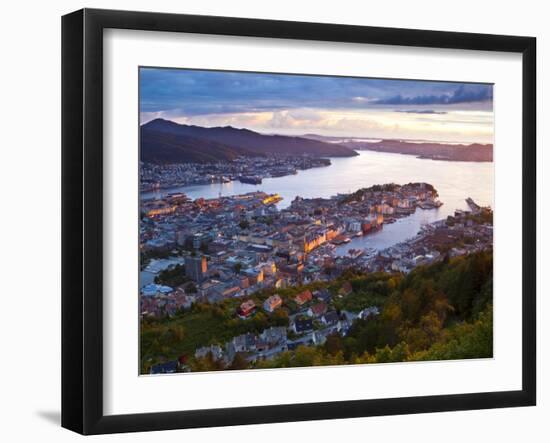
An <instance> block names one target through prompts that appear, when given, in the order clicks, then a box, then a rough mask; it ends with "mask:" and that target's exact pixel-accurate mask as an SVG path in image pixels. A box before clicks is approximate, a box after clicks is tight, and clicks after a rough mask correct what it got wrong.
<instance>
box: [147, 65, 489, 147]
mask: <svg viewBox="0 0 550 443" xmlns="http://www.w3.org/2000/svg"><path fill="white" fill-rule="evenodd" d="M155 118H164V119H168V120H172V121H175V122H178V123H182V124H190V125H198V126H205V127H214V126H233V127H236V128H247V129H251V130H253V131H257V132H261V133H265V134H284V135H304V134H318V135H324V136H335V137H358V138H369V139H382V138H386V139H387V138H393V139H410V140H433V141H442V142H457V143H458V142H463V143H474V142H475V143H492V142H493V129H494V124H493V86H492V85H487V84H475V83H456V82H443V81H441V82H434V81H419V80H392V79H372V78H350V77H331V76H307V75H289V74H263V73H244V72H227V71H201V70H186V69H164V68H141V69H140V123H141V124H144V123H146V122H148V121H150V120H153V119H155Z"/></svg>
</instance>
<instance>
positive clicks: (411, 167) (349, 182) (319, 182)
mask: <svg viewBox="0 0 550 443" xmlns="http://www.w3.org/2000/svg"><path fill="white" fill-rule="evenodd" d="M331 162H332V164H331V166H328V167H320V168H312V169H308V170H305V171H300V172H299V173H298V174H296V175H289V176H285V177H276V178H266V179H264V180H263V183H262V184H260V185H252V184H246V183H241V182H239V181H232V182H230V183H213V184H209V185H197V186H183V187H178V188H173V189H169V190H161V191H157V192H146V193H142V195H141V198H142V199H149V198H161V197H162V196H163V195H166V194H168V193H170V192H184V193H185V194H186V195H187V196H188V197H189V198H191V199H196V198H207V199H208V198H217V197H219V196H220V195H221V196H231V195H239V194H245V193H247V192H252V191H256V190H259V191H263V192H266V193H268V194H272V193H273V194H274V193H277V194H279V195H280V196H281V197H283V200H282V201H281V202H279V203H278V205H277V206H278V208H279V209H284V208H287V207H288V206H290V203H291V202H292V200H294V198H296V197H297V196H300V197H303V198H316V197H323V198H328V197H331V196H334V195H336V194H339V193H349V192H352V191H355V190H356V189H360V188H365V187H369V186H372V185H375V184H378V183H392V182H393V183H407V182H418V181H420V182H426V183H431V184H433V185H434V187H435V188H436V189H437V191H438V193H439V199H440V200H441V202H442V203H443V206H441V207H439V208H435V209H430V210H423V211H416V212H415V213H414V214H412V215H410V216H408V217H405V218H402V219H398V220H397V221H396V222H395V223H393V224H385V225H384V227H383V229H381V230H380V231H377V232H375V233H372V234H369V235H367V236H363V237H356V238H353V239H352V240H351V242H350V243H347V244H345V245H342V246H339V247H338V248H337V253H338V254H346V253H347V252H348V251H349V250H350V249H358V248H367V247H368V248H374V249H377V250H382V249H386V248H388V247H390V246H393V245H394V244H396V243H399V242H402V241H404V240H406V239H408V238H411V237H413V236H415V235H416V234H417V232H418V231H419V229H420V228H421V226H423V225H425V224H429V223H432V222H434V221H437V220H441V219H444V218H446V217H447V216H449V215H452V214H454V212H455V210H457V209H468V206H467V204H466V201H465V200H466V198H468V197H471V198H472V199H473V200H474V201H476V202H477V203H478V204H480V205H482V206H491V207H493V201H494V200H493V199H494V193H493V188H494V186H493V180H494V167H493V163H492V162H454V161H439V160H430V159H420V158H416V157H415V156H412V155H404V154H389V153H382V152H374V151H359V156H357V157H348V158H332V159H331Z"/></svg>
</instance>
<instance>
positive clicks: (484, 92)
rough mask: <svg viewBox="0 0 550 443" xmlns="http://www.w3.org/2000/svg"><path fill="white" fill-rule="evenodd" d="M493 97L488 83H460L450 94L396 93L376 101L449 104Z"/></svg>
mask: <svg viewBox="0 0 550 443" xmlns="http://www.w3.org/2000/svg"><path fill="white" fill-rule="evenodd" d="M492 99H493V87H492V86H489V85H460V86H459V87H458V88H456V89H455V90H454V91H453V92H452V93H450V94H440V95H434V94H430V95H416V96H412V97H407V96H403V95H402V94H397V95H394V96H391V97H388V98H381V99H379V100H377V101H376V103H377V104H379V105H451V104H457V103H472V102H482V101H490V100H492Z"/></svg>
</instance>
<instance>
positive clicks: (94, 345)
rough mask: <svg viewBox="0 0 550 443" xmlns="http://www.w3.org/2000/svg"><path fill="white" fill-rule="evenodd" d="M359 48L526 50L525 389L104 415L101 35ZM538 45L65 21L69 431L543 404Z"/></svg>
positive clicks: (294, 25) (321, 27) (372, 31)
mask: <svg viewBox="0 0 550 443" xmlns="http://www.w3.org/2000/svg"><path fill="white" fill-rule="evenodd" d="M108 28H118V29H132V30H147V31H171V32H180V33H182V32H183V33H198V34H217V35H227V36H249V37H268V38H280V39H300V40H316V41H326V42H353V43H368V44H377V45H398V46H411V47H425V48H426V47H429V48H453V49H469V50H481V51H502V52H510V53H519V54H522V64H523V121H522V128H523V139H522V158H523V165H522V166H523V190H522V194H523V208H522V222H523V225H522V226H523V233H522V240H523V251H522V253H523V257H522V263H523V268H522V288H523V292H522V312H521V320H522V334H523V335H522V359H523V361H522V389H521V390H517V391H506V392H479V393H470V394H458V395H436V396H421V397H404V398H392V399H372V400H357V401H333V402H324V403H307V404H289V405H266V406H261V407H237V408H225V409H208V410H191V411H178V412H161V413H143V414H131V415H114V416H113V415H109V416H106V415H104V413H103V406H102V405H103V375H102V372H103V342H102V327H103V318H102V315H103V300H102V282H103V279H102V277H103V276H102V266H103V246H102V244H103V235H102V234H103V228H102V220H103V209H102V206H103V199H102V194H103V148H102V138H103V122H102V121H103V111H102V109H103V88H102V82H103V78H102V77H103V30H104V29H108ZM535 88H536V39H535V38H533V37H516V36H503V35H484V34H470V33H457V32H441V31H423V30H412V29H390V28H377V27H364V26H348V25H337V24H319V23H300V22H286V21H274V20H256V19H244V18H228V17H209V16H196V15H177V14H161V13H149V12H127V11H110V10H97V9H83V10H80V11H76V12H73V13H71V14H68V15H65V16H64V17H63V18H62V200H63V203H62V426H63V427H65V428H68V429H71V430H73V431H76V432H79V433H82V434H104V433H116V432H133V431H152V430H163V429H179V428H195V427H212V426H229V425H240V424H256V423H273V422H290V421H302V420H320V419H332V418H347V417H363V416H380V415H392V414H412V413H425V412H436V411H457V410H467V409H486V408H502V407H514V406H531V405H535V403H536V315H535V314H536V275H535V273H536V271H535V269H536V89H535Z"/></svg>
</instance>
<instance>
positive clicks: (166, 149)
mask: <svg viewBox="0 0 550 443" xmlns="http://www.w3.org/2000/svg"><path fill="white" fill-rule="evenodd" d="M140 134H141V160H142V161H149V162H153V163H169V162H173V163H190V162H196V163H206V162H215V161H220V160H222V161H228V160H233V159H234V158H236V157H237V156H239V155H243V156H249V157H253V156H266V155H273V154H280V155H302V154H308V155H312V156H315V157H352V156H356V155H358V154H357V152H355V151H354V150H353V149H351V148H348V147H346V146H343V145H339V144H335V143H325V142H321V141H317V140H311V139H307V138H303V137H294V136H286V135H264V134H260V133H258V132H254V131H252V130H250V129H245V128H242V129H240V128H234V127H232V126H223V127H221V126H218V127H213V128H206V127H202V126H196V125H183V124H179V123H176V122H173V121H171V120H165V119H155V120H151V121H150V122H147V123H145V124H143V125H142V126H141V127H140Z"/></svg>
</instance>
